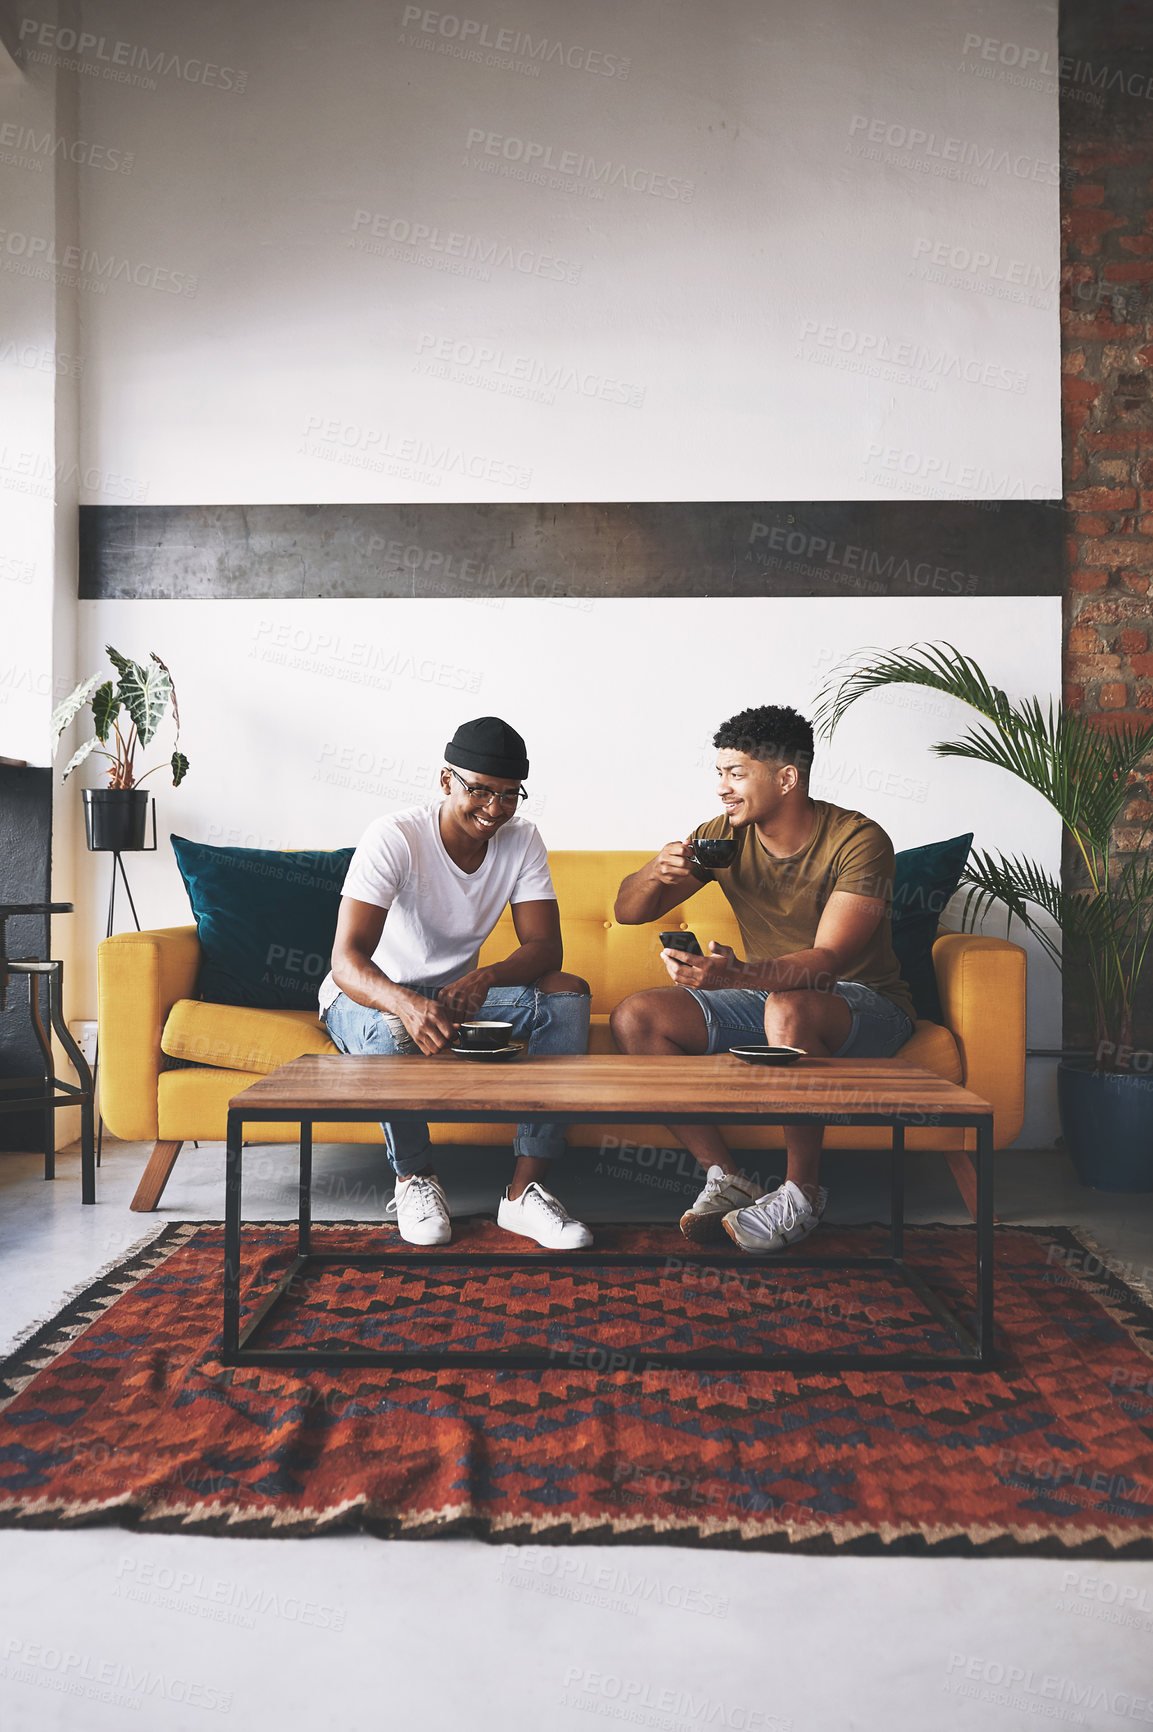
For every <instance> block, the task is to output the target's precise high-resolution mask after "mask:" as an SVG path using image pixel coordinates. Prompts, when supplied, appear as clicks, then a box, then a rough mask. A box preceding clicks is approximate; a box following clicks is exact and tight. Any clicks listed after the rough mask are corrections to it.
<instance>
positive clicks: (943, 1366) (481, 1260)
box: [222, 1107, 995, 1372]
mask: <svg viewBox="0 0 1153 1732" xmlns="http://www.w3.org/2000/svg"><path fill="white" fill-rule="evenodd" d="M381 1117H383V1112H381V1108H379V1107H377V1108H367V1107H324V1108H317V1110H315V1112H303V1114H298V1112H294V1110H293V1112H286V1110H284V1107H265V1108H254V1107H232V1108H230V1110H229V1133H227V1155H225V1271H223V1346H222V1361H223V1363H225V1365H282V1367H313V1368H324V1370H339V1368H341V1367H358V1365H391V1367H396V1368H403V1367H414V1368H421V1370H429V1368H443V1370H455V1368H462V1367H464V1368H473V1370H506V1372H514V1370H519V1372H538V1370H551V1368H556V1367H557V1365H559V1363H563V1358H561V1351H559V1349H554V1351H540V1349H535V1351H516V1349H512V1351H492V1349H481V1351H467V1349H461V1347H443V1349H441V1347H415V1349H407V1351H402V1353H395V1351H383V1349H376V1347H319V1349H308V1347H261V1346H260V1342H256V1341H254V1337H256V1335H258V1332H260V1328H261V1325H263V1323H265V1322H267V1320H268V1316H270V1313H272V1309H274V1306H275V1304H277V1302H279V1301H280V1299H282V1297H284V1296H286V1294H287V1292H289V1289H293V1287H296V1283H303V1282H306V1280H308V1276H310V1273H312V1271H313V1270H319V1268H322V1266H324V1264H341V1266H357V1268H381V1270H388V1268H391V1270H403V1268H414V1266H417V1264H450V1263H457V1264H467V1266H469V1268H473V1270H485V1268H514V1266H519V1268H542V1266H545V1268H561V1270H571V1268H587V1266H613V1268H660V1266H667V1264H668V1261H670V1257H668V1254H660V1252H618V1251H616V1252H615V1251H583V1252H568V1254H563V1252H551V1254H549V1257H547V1263H545V1261H544V1259H542V1256H540V1252H516V1251H512V1252H474V1251H455V1249H450V1251H409V1249H405V1251H396V1252H388V1251H370V1252H353V1254H348V1252H315V1251H313V1249H312V1131H313V1124H315V1122H317V1121H320V1122H324V1124H369V1122H376V1121H379V1119H381ZM388 1117H390V1119H391V1121H393V1122H409V1121H410V1122H417V1124H422V1122H426V1121H428V1119H429V1117H431V1119H435V1121H436V1122H438V1124H507V1122H521V1124H523V1122H531V1121H547V1122H552V1124H651V1122H653V1108H651V1107H649V1108H646V1110H642V1112H641V1110H637V1112H622V1110H620V1108H618V1107H613V1108H602V1110H599V1112H597V1110H596V1108H583V1110H580V1112H557V1110H556V1108H540V1110H535V1112H533V1110H526V1108H516V1110H512V1112H511V1110H504V1112H502V1110H492V1108H488V1110H483V1112H481V1110H476V1108H474V1107H473V1108H467V1110H461V1108H445V1107H438V1108H435V1110H419V1112H417V1110H396V1108H391V1107H390V1108H388ZM286 1119H289V1121H291V1122H296V1121H298V1122H300V1205H298V1238H296V1256H294V1259H293V1263H291V1264H289V1268H287V1270H286V1273H284V1275H282V1276H280V1278H279V1280H277V1282H275V1285H274V1287H272V1289H270V1290H268V1292H267V1294H265V1297H263V1299H261V1301H260V1304H258V1306H256V1309H254V1311H253V1315H251V1318H249V1320H248V1322H246V1325H244V1328H241V1185H242V1162H244V1126H246V1124H260V1122H279V1124H282V1122H284V1121H286ZM677 1122H679V1124H713V1126H715V1124H720V1122H724V1124H814V1122H824V1124H838V1126H890V1128H892V1150H890V1247H888V1252H881V1254H876V1256H859V1257H814V1256H798V1254H795V1252H791V1251H789V1252H784V1254H783V1256H781V1257H765V1259H760V1257H750V1256H748V1254H736V1256H713V1254H712V1252H710V1254H706V1256H705V1257H701V1266H703V1268H705V1266H706V1268H731V1266H741V1268H744V1270H750V1268H751V1266H760V1268H765V1270H767V1268H781V1270H783V1271H789V1270H795V1268H805V1266H821V1268H824V1270H848V1268H860V1270H883V1271H888V1273H890V1275H895V1276H897V1278H899V1280H902V1282H904V1283H905V1287H911V1289H912V1292H914V1294H916V1296H918V1297H919V1299H921V1302H923V1304H924V1306H926V1309H928V1311H930V1313H931V1315H933V1316H935V1318H937V1322H938V1323H942V1325H944V1327H945V1328H947V1330H949V1334H950V1335H952V1339H954V1341H956V1342H957V1347H959V1349H961V1351H959V1353H916V1351H907V1353H866V1354H862V1353H845V1351H814V1353H800V1351H798V1353H734V1351H727V1349H724V1351H722V1349H713V1347H708V1349H701V1351H686V1353H647V1351H646V1349H644V1347H635V1349H632V1351H625V1361H627V1363H628V1365H630V1367H634V1368H672V1370H675V1368H682V1370H701V1372H720V1370H725V1372H732V1370H750V1372H760V1370H795V1372H796V1370H848V1368H855V1370H878V1372H879V1370H982V1372H983V1370H992V1368H994V1363H995V1360H994V1339H992V1328H994V1257H992V1245H994V1195H992V1192H994V1147H992V1114H990V1112H985V1114H975V1112H933V1114H919V1112H914V1114H879V1112H848V1114H840V1112H838V1114H814V1112H788V1114H786V1112H772V1114H751V1112H725V1114H686V1112H677ZM907 1126H918V1128H933V1129H937V1128H942V1129H975V1131H976V1320H975V1322H976V1332H973V1330H969V1328H968V1325H966V1323H963V1322H961V1318H959V1316H957V1315H956V1313H954V1311H952V1308H950V1306H949V1304H947V1302H945V1301H944V1299H942V1297H940V1294H937V1292H933V1289H931V1287H930V1285H928V1282H926V1280H924V1278H923V1276H921V1275H919V1273H918V1271H916V1270H914V1268H911V1266H909V1264H907V1263H905V1259H904V1205H905V1128H907ZM365 1225H369V1223H365ZM637 1225H642V1223H637ZM582 1351H587V1349H582ZM602 1351H604V1354H606V1361H608V1356H609V1353H611V1354H618V1353H620V1351H622V1349H616V1347H613V1349H608V1347H606V1349H602Z"/></svg>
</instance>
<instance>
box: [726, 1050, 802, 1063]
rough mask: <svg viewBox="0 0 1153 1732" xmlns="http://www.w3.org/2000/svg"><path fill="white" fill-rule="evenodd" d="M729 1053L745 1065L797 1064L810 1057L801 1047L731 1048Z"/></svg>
mask: <svg viewBox="0 0 1153 1732" xmlns="http://www.w3.org/2000/svg"><path fill="white" fill-rule="evenodd" d="M729 1052H730V1054H731V1055H732V1057H733V1058H739V1059H741V1060H742V1061H743V1062H744V1063H745V1064H796V1062H797V1060H798V1059H802V1058H808V1056H809V1055H808V1053H807V1052H803V1051H802V1050H801V1048H800V1047H799V1046H731V1047H730V1048H729Z"/></svg>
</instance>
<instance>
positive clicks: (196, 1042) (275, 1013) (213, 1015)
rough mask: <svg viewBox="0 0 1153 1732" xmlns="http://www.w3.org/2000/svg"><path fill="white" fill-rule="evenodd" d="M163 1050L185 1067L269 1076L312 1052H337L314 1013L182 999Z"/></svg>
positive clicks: (172, 1012) (170, 1021) (171, 1018)
mask: <svg viewBox="0 0 1153 1732" xmlns="http://www.w3.org/2000/svg"><path fill="white" fill-rule="evenodd" d="M160 1050H161V1051H162V1052H164V1053H166V1054H167V1056H168V1057H169V1058H178V1059H182V1060H184V1062H185V1063H186V1064H194V1065H210V1066H212V1067H213V1068H214V1069H216V1070H242V1071H248V1072H249V1073H250V1074H254V1075H257V1076H268V1075H269V1073H270V1072H272V1071H274V1070H276V1068H277V1067H278V1066H279V1065H282V1064H288V1062H289V1060H290V1059H294V1058H302V1057H303V1056H304V1054H305V1053H309V1052H336V1051H337V1050H338V1049H337V1047H336V1046H335V1045H334V1044H333V1042H332V1040H331V1038H330V1036H329V1033H328V1030H327V1029H326V1028H325V1026H324V1024H323V1023H322V1022H321V1020H320V1018H319V1017H318V1016H317V1014H316V1012H315V1011H314V1010H254V1009H252V1008H251V1007H250V1006H248V1005H233V1004H206V1003H205V1002H204V1001H203V1000H202V999H198V998H182V999H180V1000H178V1002H177V1003H176V1004H174V1005H173V1006H172V1009H171V1010H170V1011H169V1013H168V1021H167V1022H166V1023H165V1024H164V1032H163V1034H162V1035H161V1037H160Z"/></svg>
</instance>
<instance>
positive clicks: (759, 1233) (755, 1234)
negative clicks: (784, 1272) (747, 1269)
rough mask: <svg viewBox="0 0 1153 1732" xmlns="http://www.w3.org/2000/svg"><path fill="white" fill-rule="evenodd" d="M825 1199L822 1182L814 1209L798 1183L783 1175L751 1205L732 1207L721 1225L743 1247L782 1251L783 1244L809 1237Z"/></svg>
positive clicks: (823, 1207)
mask: <svg viewBox="0 0 1153 1732" xmlns="http://www.w3.org/2000/svg"><path fill="white" fill-rule="evenodd" d="M828 1200H829V1193H828V1191H826V1190H825V1188H824V1186H823V1185H821V1186H820V1187H819V1188H818V1190H817V1206H816V1208H815V1209H814V1208H813V1205H812V1204H811V1203H810V1202H809V1199H808V1198H807V1197H806V1195H805V1193H804V1192H803V1191H802V1190H801V1188H800V1186H799V1185H794V1184H793V1182H792V1180H791V1179H786V1180H785V1182H784V1184H783V1185H780V1186H778V1188H777V1189H776V1190H775V1191H770V1192H769V1193H768V1195H767V1196H764V1197H758V1198H757V1200H756V1202H755V1203H754V1204H753V1206H752V1207H751V1208H749V1209H734V1210H732V1212H731V1213H730V1214H728V1215H726V1216H725V1218H724V1220H723V1222H722V1226H723V1227H724V1229H725V1232H726V1233H727V1234H728V1235H729V1238H730V1239H731V1240H732V1241H733V1243H734V1244H735V1245H739V1246H740V1247H741V1250H742V1251H761V1252H764V1251H783V1250H784V1248H785V1246H786V1245H795V1244H797V1243H798V1242H799V1241H800V1240H801V1239H807V1238H808V1236H809V1234H810V1233H811V1232H812V1231H813V1229H814V1227H816V1226H818V1225H819V1224H820V1220H821V1216H822V1215H823V1214H824V1212H825V1204H826V1203H827V1202H828Z"/></svg>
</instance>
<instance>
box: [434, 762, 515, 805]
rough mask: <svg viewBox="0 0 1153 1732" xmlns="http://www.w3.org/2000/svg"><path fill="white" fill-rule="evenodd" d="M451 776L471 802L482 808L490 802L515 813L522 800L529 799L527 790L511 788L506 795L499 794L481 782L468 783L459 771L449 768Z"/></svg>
mask: <svg viewBox="0 0 1153 1732" xmlns="http://www.w3.org/2000/svg"><path fill="white" fill-rule="evenodd" d="M449 775H450V776H455V777H456V779H457V781H458V782H459V783H460V785H461V787H462V788H463V789H464V791H465V793H466V794H467V795H468V797H469V799H470V800H475V801H476V802H477V804H478V805H480V806H487V805H488V803H489V801H490V800H495V801H496V802H497V804H498V805H501V806H508V807H509V808H510V809H511V810H512V811H514V812H515V810H516V808H517V806H518V805H519V804H520V802H521V801H522V800H527V799H528V789H527V788H510V789H509V790H508V792H507V793H505V794H498V793H497V791H496V789H495V788H486V787H485V786H484V785H483V783H481V782H466V781H465V779H464V777H463V776H462V775H461V774H460V772H459V771H458V770H454V769H452V768H451V766H450V767H449Z"/></svg>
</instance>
